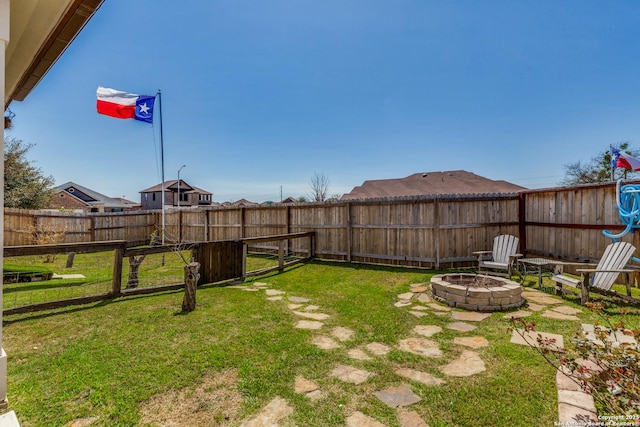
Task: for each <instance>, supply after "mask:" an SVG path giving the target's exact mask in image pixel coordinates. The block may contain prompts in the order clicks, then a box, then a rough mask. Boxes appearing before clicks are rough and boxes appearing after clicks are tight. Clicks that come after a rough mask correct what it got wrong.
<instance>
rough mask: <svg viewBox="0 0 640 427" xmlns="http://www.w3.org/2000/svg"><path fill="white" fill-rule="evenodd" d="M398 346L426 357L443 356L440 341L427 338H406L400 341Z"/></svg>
mask: <svg viewBox="0 0 640 427" xmlns="http://www.w3.org/2000/svg"><path fill="white" fill-rule="evenodd" d="M398 348H400V350H402V351H406V352H408V353H413V354H417V355H419V356H424V357H441V356H442V351H441V350H440V348H439V347H438V343H437V342H435V341H431V340H428V339H426V338H405V339H403V340H400V341H398Z"/></svg>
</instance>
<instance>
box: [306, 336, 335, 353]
mask: <svg viewBox="0 0 640 427" xmlns="http://www.w3.org/2000/svg"><path fill="white" fill-rule="evenodd" d="M311 342H312V343H313V344H315V345H316V346H318V347H319V348H321V349H323V350H333V349H334V348H339V347H340V344H338V343H337V342H335V341H334V340H332V339H331V338H329V337H323V336H318V337H315V338H314V339H313V340H311Z"/></svg>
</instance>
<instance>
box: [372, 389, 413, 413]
mask: <svg viewBox="0 0 640 427" xmlns="http://www.w3.org/2000/svg"><path fill="white" fill-rule="evenodd" d="M373 394H374V395H375V396H376V397H377V398H378V399H380V400H382V401H383V402H384V403H386V404H387V406H390V407H392V408H398V407H400V406H409V405H413V404H414V403H418V402H420V401H421V400H422V399H421V398H420V396H418V395H417V394H415V393H414V392H413V390H411V389H410V388H409V386H408V385H406V384H402V385H400V386H397V387H389V388H385V389H384V390H379V391H376V392H374V393H373Z"/></svg>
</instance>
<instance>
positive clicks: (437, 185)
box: [341, 170, 526, 200]
mask: <svg viewBox="0 0 640 427" xmlns="http://www.w3.org/2000/svg"><path fill="white" fill-rule="evenodd" d="M521 190H526V188H524V187H521V186H519V185H516V184H512V183H510V182H507V181H502V180H500V181H494V180H492V179H489V178H485V177H482V176H479V175H476V174H474V173H472V172H467V171H464V170H457V171H445V172H426V173H415V174H413V175H409V176H408V177H406V178H396V179H378V180H370V181H365V182H364V183H363V184H362V185H360V186H358V187H354V189H353V190H351V192H350V193H347V194H345V195H344V196H342V198H341V200H353V199H372V198H385V197H403V196H421V195H437V194H493V193H515V192H518V191H521Z"/></svg>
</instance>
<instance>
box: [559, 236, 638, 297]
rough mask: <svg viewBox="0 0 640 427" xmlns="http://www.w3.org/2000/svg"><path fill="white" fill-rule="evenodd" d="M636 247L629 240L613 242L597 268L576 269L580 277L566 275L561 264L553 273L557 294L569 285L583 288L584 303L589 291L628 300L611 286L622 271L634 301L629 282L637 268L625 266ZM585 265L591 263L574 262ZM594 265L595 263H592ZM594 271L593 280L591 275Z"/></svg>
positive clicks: (628, 292)
mask: <svg viewBox="0 0 640 427" xmlns="http://www.w3.org/2000/svg"><path fill="white" fill-rule="evenodd" d="M635 250H636V248H635V247H634V246H633V245H632V244H631V243H627V242H616V243H611V244H610V245H609V246H607V248H606V249H605V251H604V254H603V255H602V258H600V262H599V263H598V264H597V265H596V266H595V268H578V269H576V271H577V272H578V273H580V279H577V278H575V277H571V276H566V275H564V274H562V266H559V267H560V268H559V270H558V271H557V272H556V274H554V275H553V281H554V282H555V283H556V294H558V295H562V286H563V285H567V286H571V287H574V288H580V289H581V292H582V294H581V298H580V301H581V302H582V304H584V303H586V302H588V301H589V291H590V290H591V291H593V292H596V293H600V294H604V295H609V296H614V297H620V298H622V299H625V300H627V298H625V296H624V295H620V294H618V293H617V292H614V291H612V290H611V286H613V283H614V282H615V280H616V279H617V278H618V276H619V275H620V274H622V273H624V275H625V284H626V287H627V295H628V296H629V300H630V301H631V302H633V300H635V299H634V298H630V297H631V287H630V284H629V273H633V272H634V271H635V270H632V269H625V268H624V267H625V266H626V265H627V263H628V262H629V259H630V258H631V256H632V255H633V253H634V252H635ZM564 265H572V264H570V263H564ZM573 265H577V266H582V267H584V266H585V265H586V266H588V265H589V264H573ZM591 266H592V267H593V264H591ZM592 273H593V276H592V277H591V280H589V275H590V274H592Z"/></svg>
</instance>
